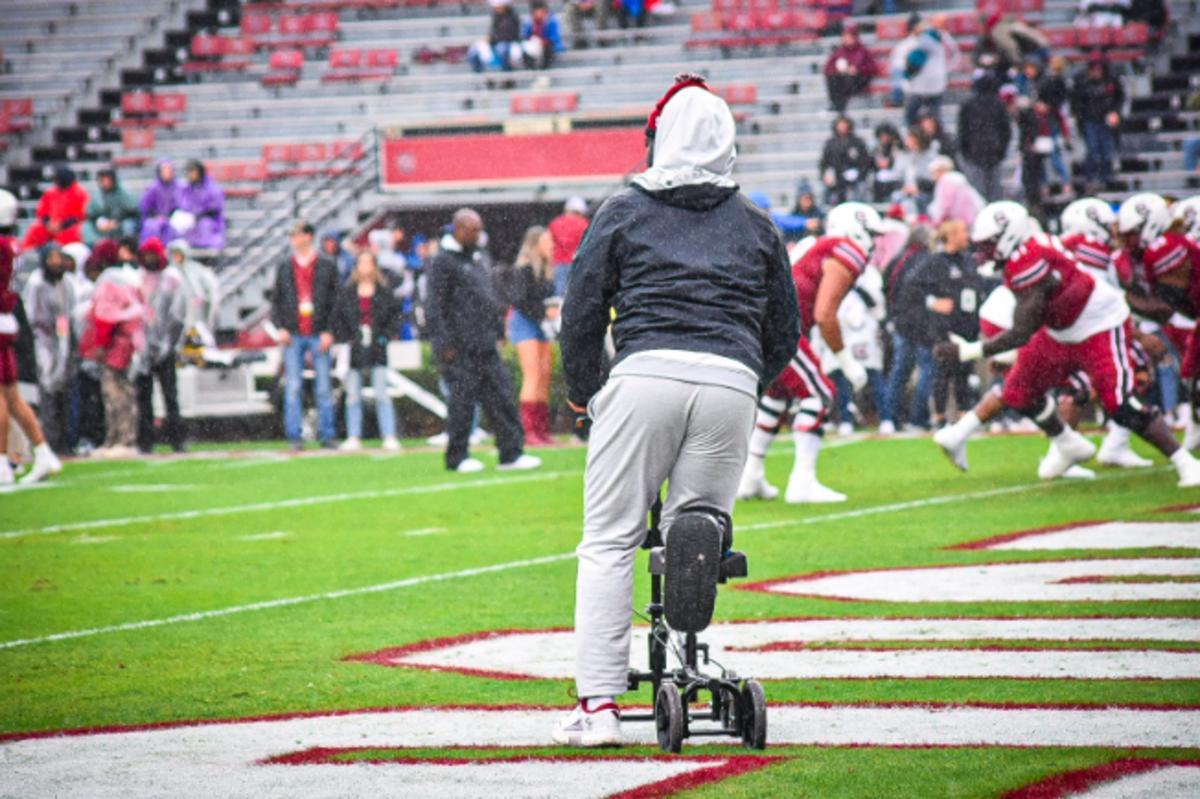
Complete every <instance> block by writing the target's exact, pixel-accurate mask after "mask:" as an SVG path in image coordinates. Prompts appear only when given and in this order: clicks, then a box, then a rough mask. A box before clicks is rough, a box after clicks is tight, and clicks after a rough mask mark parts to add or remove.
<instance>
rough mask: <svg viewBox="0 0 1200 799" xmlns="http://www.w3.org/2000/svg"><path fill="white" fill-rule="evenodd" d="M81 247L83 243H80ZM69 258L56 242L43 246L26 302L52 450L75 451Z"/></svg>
mask: <svg viewBox="0 0 1200 799" xmlns="http://www.w3.org/2000/svg"><path fill="white" fill-rule="evenodd" d="M80 246H82V245H80ZM68 266H69V264H68V259H67V257H66V256H65V255H63V251H62V249H61V248H60V247H59V246H58V245H57V244H53V243H52V244H49V245H47V246H46V248H45V249H44V250H43V251H42V258H41V268H40V269H38V271H36V272H34V273H33V274H32V275H31V276H30V278H29V280H28V282H27V283H26V284H25V290H24V291H23V292H22V301H23V302H24V303H25V314H26V317H27V318H28V320H29V325H30V328H31V329H32V330H33V341H34V352H35V353H36V360H37V385H38V402H37V408H38V419H39V421H40V422H41V425H42V432H43V433H44V434H45V436H46V441H47V442H48V443H49V444H50V449H52V450H54V452H55V454H57V455H66V454H69V452H70V449H71V448H70V445H69V443H68V427H69V424H68V417H69V415H70V413H69V410H70V408H69V405H70V402H69V401H70V395H71V385H72V382H73V381H74V379H75V371H76V369H77V366H78V364H77V360H76V356H77V351H76V340H75V336H74V332H73V330H72V327H71V314H72V313H73V312H74V310H75V281H74V279H73V278H72V276H71V274H70V271H69V269H68Z"/></svg>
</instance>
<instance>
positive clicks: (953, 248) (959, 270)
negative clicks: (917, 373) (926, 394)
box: [908, 220, 988, 427]
mask: <svg viewBox="0 0 1200 799" xmlns="http://www.w3.org/2000/svg"><path fill="white" fill-rule="evenodd" d="M934 241H935V248H936V249H935V252H934V253H933V254H932V255H930V256H929V258H928V259H926V261H925V264H924V266H923V268H922V269H921V270H920V273H919V274H918V275H916V279H915V280H913V281H911V282H910V283H909V286H910V292H909V294H910V295H911V296H910V297H909V299H908V301H909V302H911V303H919V305H918V307H920V308H922V309H924V310H925V312H926V314H927V324H928V326H929V328H930V330H931V332H932V333H933V335H934V336H936V338H937V340H938V341H949V340H950V336H951V335H952V334H953V335H955V336H960V337H962V338H964V339H966V340H968V341H974V340H975V339H977V338H979V305H980V303H981V302H982V298H983V297H984V296H986V295H987V293H988V292H987V287H986V282H985V281H984V279H983V277H981V276H980V274H979V272H978V270H977V269H976V268H975V262H974V259H973V258H972V257H971V254H970V253H969V252H968V251H967V247H968V245H969V244H970V239H969V237H968V232H967V226H966V224H965V223H964V222H962V221H959V220H952V221H949V222H944V223H942V225H941V226H939V227H938V231H937V235H936V237H935V240H934ZM935 363H936V366H935V369H934V377H933V415H934V426H935V427H941V426H942V425H944V424H946V421H947V420H946V406H947V403H948V401H949V398H950V388H951V386H953V388H954V404H955V406H956V407H957V408H958V412H959V413H960V414H962V413H964V412H966V410H968V409H969V408H972V407H974V405H975V399H976V398H975V396H974V389H973V388H972V386H971V383H970V378H971V375H973V374H975V365H974V364H973V363H972V362H970V361H967V362H962V361H957V360H955V361H947V360H945V359H941V360H937V361H936V362H935Z"/></svg>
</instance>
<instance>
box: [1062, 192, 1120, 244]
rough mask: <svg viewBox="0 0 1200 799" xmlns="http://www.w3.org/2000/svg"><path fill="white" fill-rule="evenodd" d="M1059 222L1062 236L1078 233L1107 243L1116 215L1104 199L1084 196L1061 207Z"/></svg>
mask: <svg viewBox="0 0 1200 799" xmlns="http://www.w3.org/2000/svg"><path fill="white" fill-rule="evenodd" d="M1061 223H1062V234H1063V235H1064V236H1072V235H1079V236H1083V237H1084V238H1087V239H1091V240H1092V241H1099V242H1102V243H1104V244H1108V243H1109V241H1111V240H1112V229H1113V225H1115V224H1116V223H1117V215H1116V214H1115V213H1114V212H1113V209H1112V206H1110V205H1109V204H1108V203H1106V202H1104V200H1098V199H1096V198H1095V197H1084V198H1083V199H1081V200H1076V201H1075V202H1073V203H1071V204H1070V205H1068V206H1067V207H1066V208H1064V209H1063V212H1062V218H1061Z"/></svg>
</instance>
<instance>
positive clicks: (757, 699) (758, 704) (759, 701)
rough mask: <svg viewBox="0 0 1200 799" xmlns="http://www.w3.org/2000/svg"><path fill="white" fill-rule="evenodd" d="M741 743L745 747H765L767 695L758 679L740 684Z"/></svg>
mask: <svg viewBox="0 0 1200 799" xmlns="http://www.w3.org/2000/svg"><path fill="white" fill-rule="evenodd" d="M742 744H743V745H744V746H745V747H746V748H747V749H766V748H767V695H766V693H765V692H764V691H763V687H762V684H761V683H759V681H758V680H746V683H745V685H743V686H742Z"/></svg>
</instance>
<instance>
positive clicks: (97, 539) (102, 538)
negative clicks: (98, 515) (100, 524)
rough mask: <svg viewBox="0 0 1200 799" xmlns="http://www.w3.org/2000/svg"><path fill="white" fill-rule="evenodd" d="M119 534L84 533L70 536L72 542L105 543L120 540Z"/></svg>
mask: <svg viewBox="0 0 1200 799" xmlns="http://www.w3.org/2000/svg"><path fill="white" fill-rule="evenodd" d="M120 540H121V536H119V535H95V536H93V535H88V534H87V533H84V534H83V535H81V536H79V537H78V538H72V539H71V543H72V544H107V543H108V542H109V541H120Z"/></svg>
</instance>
